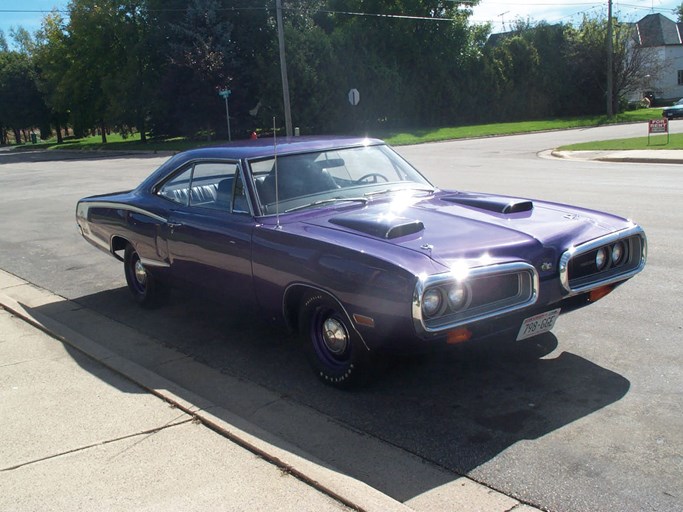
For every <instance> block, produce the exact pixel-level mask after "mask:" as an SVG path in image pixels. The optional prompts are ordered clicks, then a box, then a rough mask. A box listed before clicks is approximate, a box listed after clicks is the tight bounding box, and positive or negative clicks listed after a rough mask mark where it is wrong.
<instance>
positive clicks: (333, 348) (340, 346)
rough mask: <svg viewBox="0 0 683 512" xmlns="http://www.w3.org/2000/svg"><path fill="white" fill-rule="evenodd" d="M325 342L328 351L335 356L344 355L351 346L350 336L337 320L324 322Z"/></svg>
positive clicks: (330, 319) (329, 319)
mask: <svg viewBox="0 0 683 512" xmlns="http://www.w3.org/2000/svg"><path fill="white" fill-rule="evenodd" d="M323 341H324V342H325V347H326V348H327V350H329V351H330V352H332V353H333V354H342V353H344V351H345V350H346V347H348V345H349V335H348V334H347V332H346V329H345V328H344V324H342V323H341V322H340V321H339V320H337V319H336V318H328V319H327V320H325V322H323Z"/></svg>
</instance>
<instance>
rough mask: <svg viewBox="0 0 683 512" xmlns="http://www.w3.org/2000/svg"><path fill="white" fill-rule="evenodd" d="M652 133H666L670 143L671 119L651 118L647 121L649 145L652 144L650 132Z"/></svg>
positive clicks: (667, 141) (667, 140)
mask: <svg viewBox="0 0 683 512" xmlns="http://www.w3.org/2000/svg"><path fill="white" fill-rule="evenodd" d="M652 133H666V143H667V144H668V143H669V120H668V119H666V118H663V119H650V121H648V123H647V145H648V146H649V145H650V134H652Z"/></svg>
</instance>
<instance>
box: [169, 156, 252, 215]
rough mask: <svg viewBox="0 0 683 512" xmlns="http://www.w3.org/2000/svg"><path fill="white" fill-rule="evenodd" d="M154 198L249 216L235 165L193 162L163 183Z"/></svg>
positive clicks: (242, 187)
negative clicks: (158, 197) (159, 197)
mask: <svg viewBox="0 0 683 512" xmlns="http://www.w3.org/2000/svg"><path fill="white" fill-rule="evenodd" d="M157 194H159V195H160V196H163V197H165V198H166V199H170V200H171V201H173V202H175V203H178V204H182V205H184V206H194V207H199V208H210V209H212V210H222V211H225V212H235V213H249V203H248V201H247V196H246V192H245V190H244V185H243V183H242V179H241V178H240V172H239V165H237V164H236V163H233V162H196V163H195V164H193V165H190V166H189V167H187V168H186V169H184V170H182V171H181V172H179V173H177V174H176V175H175V176H173V177H172V178H171V179H169V180H168V181H166V182H165V183H163V184H162V185H161V187H160V188H159V189H158V191H157Z"/></svg>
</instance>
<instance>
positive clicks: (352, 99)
mask: <svg viewBox="0 0 683 512" xmlns="http://www.w3.org/2000/svg"><path fill="white" fill-rule="evenodd" d="M359 102H360V93H359V92H358V89H351V90H350V91H349V103H351V105H353V106H354V107H355V106H356V105H358V103H359Z"/></svg>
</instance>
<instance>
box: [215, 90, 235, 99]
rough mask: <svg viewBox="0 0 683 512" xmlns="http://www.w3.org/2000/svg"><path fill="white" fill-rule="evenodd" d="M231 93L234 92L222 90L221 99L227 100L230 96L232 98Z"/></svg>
mask: <svg viewBox="0 0 683 512" xmlns="http://www.w3.org/2000/svg"><path fill="white" fill-rule="evenodd" d="M231 92H232V91H231V90H230V89H221V90H220V91H218V95H219V96H220V97H221V98H224V99H227V98H228V96H230V93H231Z"/></svg>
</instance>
